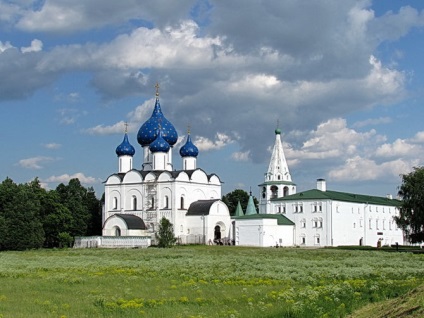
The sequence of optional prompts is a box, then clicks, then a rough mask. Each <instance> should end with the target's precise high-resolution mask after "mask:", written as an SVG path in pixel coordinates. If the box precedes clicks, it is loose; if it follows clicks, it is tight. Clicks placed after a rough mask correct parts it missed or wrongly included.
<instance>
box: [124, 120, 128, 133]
mask: <svg viewBox="0 0 424 318" xmlns="http://www.w3.org/2000/svg"><path fill="white" fill-rule="evenodd" d="M124 125H125V133H127V132H128V123H127V122H125V124H124Z"/></svg>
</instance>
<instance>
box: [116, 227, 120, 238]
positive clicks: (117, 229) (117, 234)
mask: <svg viewBox="0 0 424 318" xmlns="http://www.w3.org/2000/svg"><path fill="white" fill-rule="evenodd" d="M115 236H121V229H120V228H119V227H118V226H115Z"/></svg>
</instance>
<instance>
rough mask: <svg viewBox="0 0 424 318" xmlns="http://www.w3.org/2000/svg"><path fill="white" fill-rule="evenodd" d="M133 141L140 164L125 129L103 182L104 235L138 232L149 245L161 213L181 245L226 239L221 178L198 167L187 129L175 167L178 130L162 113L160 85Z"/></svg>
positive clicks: (227, 223)
mask: <svg viewBox="0 0 424 318" xmlns="http://www.w3.org/2000/svg"><path fill="white" fill-rule="evenodd" d="M137 141H138V143H139V144H140V146H141V150H142V154H143V155H142V156H143V162H142V163H141V164H140V166H139V167H136V166H135V163H134V162H133V156H134V154H135V149H134V147H133V146H132V145H131V144H130V142H129V140H128V135H127V133H125V135H124V140H123V141H122V143H121V144H120V145H119V146H118V147H117V148H116V154H117V156H118V166H119V167H118V172H117V173H114V174H112V175H111V176H109V177H108V178H107V180H106V182H105V202H104V207H103V236H105V237H111V236H112V237H132V238H137V237H138V239H139V240H140V238H142V239H141V240H144V241H146V240H148V242H146V243H145V244H150V243H151V242H152V241H154V239H155V233H156V232H157V230H158V226H159V222H160V220H161V219H162V218H163V217H165V218H167V219H168V220H169V221H170V222H171V223H172V224H173V227H174V234H175V236H176V237H177V238H178V242H179V243H181V244H194V243H198V244H200V243H205V242H209V241H219V240H224V239H227V240H228V239H229V235H230V226H231V219H230V213H229V211H228V207H227V205H226V204H224V203H223V202H222V201H221V197H222V193H221V180H220V178H219V177H218V176H217V175H216V174H207V173H206V172H205V171H203V170H202V169H200V168H197V165H196V161H197V156H198V154H199V151H198V149H197V147H196V146H195V145H194V144H193V142H192V140H191V137H190V132H189V131H188V134H187V138H186V142H185V144H184V145H183V146H182V147H181V148H180V149H179V154H180V156H181V159H182V160H181V161H182V162H181V163H180V167H179V169H177V168H176V167H175V166H174V164H173V162H172V153H173V150H174V145H175V144H176V143H177V141H178V134H177V131H176V130H175V128H174V126H173V125H172V124H171V123H170V122H169V121H168V120H167V119H166V118H165V116H164V115H163V113H162V109H161V106H160V102H159V92H158V86H157V87H156V103H155V106H154V109H153V113H152V116H151V117H150V118H149V119H148V120H147V121H146V122H145V123H144V124H143V125H142V126H141V128H140V129H139V131H138V134H137ZM116 241H117V242H118V241H123V242H122V244H127V243H128V242H125V240H123V239H120V240H116Z"/></svg>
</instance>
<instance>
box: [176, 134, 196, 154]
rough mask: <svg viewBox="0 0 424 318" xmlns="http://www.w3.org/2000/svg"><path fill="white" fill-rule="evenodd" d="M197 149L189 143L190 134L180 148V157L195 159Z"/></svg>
mask: <svg viewBox="0 0 424 318" xmlns="http://www.w3.org/2000/svg"><path fill="white" fill-rule="evenodd" d="M198 154H199V149H197V147H196V146H195V145H194V144H193V143H192V142H191V137H190V134H188V135H187V141H186V143H185V145H184V146H182V147H181V148H180V155H181V157H197V155H198Z"/></svg>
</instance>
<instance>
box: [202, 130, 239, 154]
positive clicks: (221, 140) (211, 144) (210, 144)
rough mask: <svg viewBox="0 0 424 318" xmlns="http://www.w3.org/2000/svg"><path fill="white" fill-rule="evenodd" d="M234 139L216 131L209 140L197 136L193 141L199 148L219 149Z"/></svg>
mask: <svg viewBox="0 0 424 318" xmlns="http://www.w3.org/2000/svg"><path fill="white" fill-rule="evenodd" d="M233 142H234V140H232V139H231V138H230V137H229V136H227V135H226V134H223V133H217V134H216V135H215V139H214V140H210V139H208V138H206V137H201V136H200V137H197V138H196V139H195V141H194V143H195V145H196V146H197V148H198V149H199V150H204V151H208V150H217V149H221V148H223V147H225V146H227V145H229V144H231V143H233Z"/></svg>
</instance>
